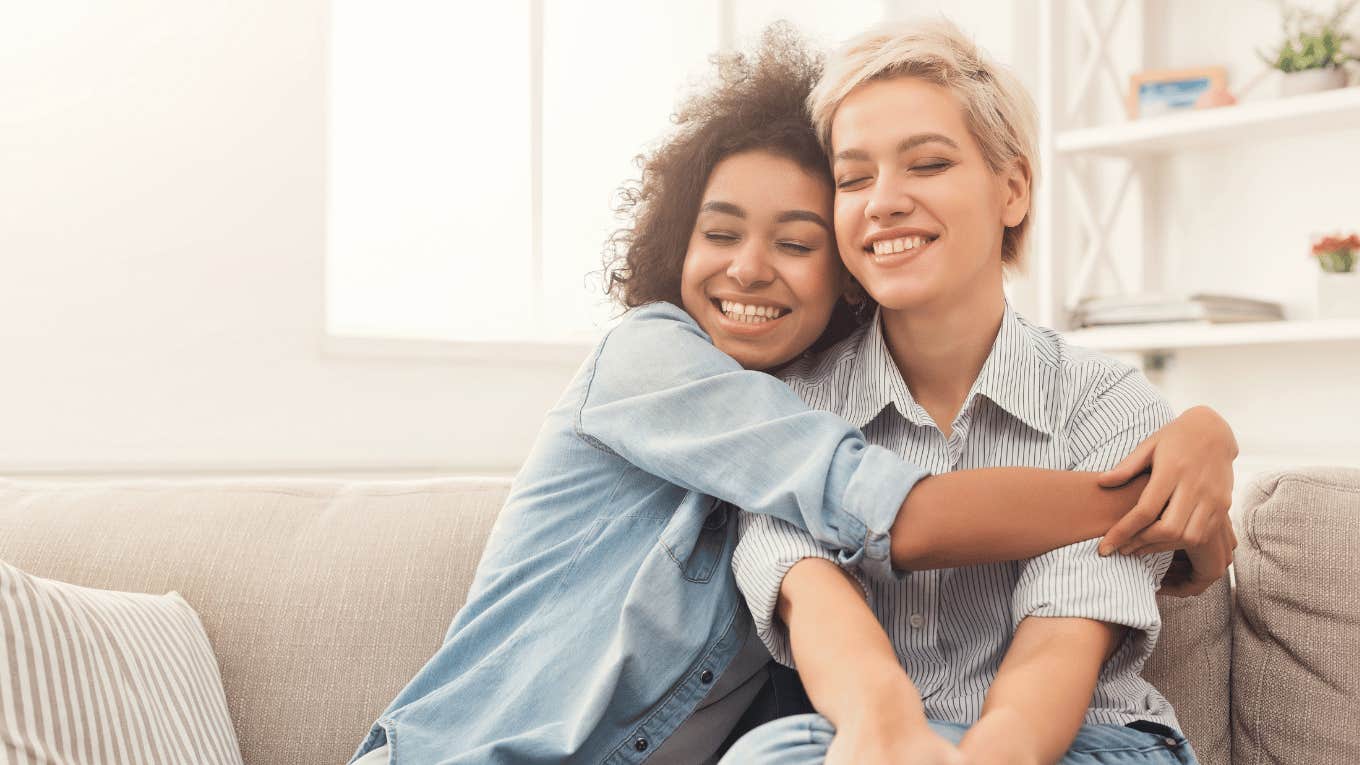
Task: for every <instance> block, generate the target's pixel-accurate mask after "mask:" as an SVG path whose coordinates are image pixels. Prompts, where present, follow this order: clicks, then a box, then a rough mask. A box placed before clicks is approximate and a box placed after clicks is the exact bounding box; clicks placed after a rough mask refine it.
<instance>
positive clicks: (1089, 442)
mask: <svg viewBox="0 0 1360 765" xmlns="http://www.w3.org/2000/svg"><path fill="white" fill-rule="evenodd" d="M1172 417H1173V415H1172V411H1171V406H1170V405H1169V404H1168V403H1167V402H1166V400H1165V399H1163V398H1162V396H1161V394H1160V393H1158V392H1157V390H1156V388H1154V387H1153V386H1152V384H1151V383H1149V382H1148V381H1147V379H1146V378H1144V377H1143V375H1142V374H1141V373H1139V372H1137V371H1136V370H1134V369H1132V368H1131V367H1126V366H1124V365H1120V366H1119V367H1117V368H1114V369H1112V370H1111V371H1110V374H1109V375H1107V376H1106V377H1105V378H1104V380H1103V382H1102V384H1100V385H1099V386H1096V388H1095V389H1094V390H1093V391H1092V393H1091V394H1090V395H1089V397H1088V399H1087V401H1085V402H1083V404H1082V405H1080V406H1079V407H1078V408H1077V411H1076V412H1075V413H1074V414H1073V416H1072V418H1071V420H1070V425H1069V427H1068V429H1067V434H1068V435H1067V440H1068V448H1069V457H1070V459H1071V461H1072V462H1073V464H1072V469H1073V470H1082V471H1105V470H1109V469H1110V468H1112V467H1114V466H1115V465H1117V464H1119V462H1120V461H1121V460H1122V459H1124V457H1126V456H1128V454H1129V453H1130V452H1132V451H1133V449H1134V447H1136V446H1137V445H1138V444H1139V443H1141V442H1142V441H1143V440H1144V439H1146V438H1147V437H1148V436H1150V435H1152V434H1153V433H1155V432H1156V431H1157V430H1159V429H1161V428H1162V427H1163V426H1164V425H1166V424H1167V423H1168V422H1170V421H1171V420H1172ZM1099 544H1100V540H1098V539H1090V540H1086V541H1083V542H1078V543H1076V544H1072V545H1068V546H1066V547H1060V548H1058V549H1056V550H1053V551H1052V552H1049V553H1045V554H1044V555H1040V556H1038V557H1035V558H1031V559H1030V560H1028V561H1025V562H1024V563H1022V564H1021V571H1020V577H1019V581H1018V582H1017V584H1016V587H1015V591H1014V596H1013V599H1012V604H1011V612H1012V627H1013V628H1014V627H1018V626H1019V624H1020V622H1021V621H1023V620H1024V619H1025V618H1027V617H1030V616H1038V617H1076V618H1083V619H1093V620H1095V621H1101V622H1107V623H1110V624H1118V625H1122V626H1124V627H1128V628H1130V630H1132V632H1130V634H1129V637H1128V639H1127V640H1126V642H1125V644H1124V646H1123V648H1121V651H1120V653H1129V652H1132V653H1135V654H1138V655H1140V656H1142V658H1146V654H1148V653H1151V650H1152V646H1153V645H1154V644H1155V643H1156V639H1157V634H1158V632H1160V629H1161V616H1160V613H1159V611H1158V609H1157V587H1158V586H1159V585H1160V584H1161V581H1162V577H1163V576H1165V574H1166V571H1167V569H1168V568H1169V567H1170V565H1171V557H1172V554H1171V553H1169V552H1168V553H1160V554H1156V555H1141V556H1127V555H1118V554H1116V555H1111V556H1109V557H1101V555H1100V553H1099V552H1097V550H1098V549H1099ZM1139 663H1140V664H1141V661H1139Z"/></svg>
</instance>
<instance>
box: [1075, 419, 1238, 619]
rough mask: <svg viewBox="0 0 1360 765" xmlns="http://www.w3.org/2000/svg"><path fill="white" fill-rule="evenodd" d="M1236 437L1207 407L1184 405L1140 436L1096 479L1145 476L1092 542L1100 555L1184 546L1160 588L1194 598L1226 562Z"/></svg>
mask: <svg viewBox="0 0 1360 765" xmlns="http://www.w3.org/2000/svg"><path fill="white" fill-rule="evenodd" d="M1236 457H1237V440H1236V439H1235V438H1234V437H1233V434H1232V429H1231V428H1230V427H1228V424H1227V423H1226V422H1224V421H1223V418H1222V417H1219V416H1218V413H1217V412H1215V411H1214V410H1212V409H1210V408H1208V407H1203V406H1197V407H1194V408H1192V409H1189V410H1187V411H1186V412H1185V413H1184V414H1182V415H1181V416H1180V417H1178V418H1176V419H1175V420H1174V421H1172V422H1171V423H1170V424H1168V425H1167V426H1166V427H1164V428H1162V429H1161V430H1159V431H1157V432H1156V433H1154V434H1152V435H1151V436H1149V437H1148V438H1147V439H1146V440H1145V441H1143V442H1142V443H1141V444H1139V445H1138V447H1137V448H1135V449H1134V450H1133V452H1132V453H1130V454H1129V456H1128V457H1126V458H1124V460H1123V462H1120V463H1119V464H1118V465H1116V466H1115V467H1114V469H1112V470H1109V471H1107V472H1106V473H1103V474H1102V475H1101V476H1100V478H1099V479H1098V483H1099V484H1100V485H1101V486H1105V487H1114V486H1120V485H1122V484H1124V483H1127V482H1128V481H1129V480H1131V479H1132V478H1133V477H1134V476H1136V475H1139V474H1140V473H1142V472H1143V471H1145V470H1147V469H1148V468H1149V467H1151V469H1152V476H1151V478H1150V480H1149V481H1148V485H1147V488H1146V489H1144V490H1143V493H1142V496H1140V497H1139V499H1138V504H1137V505H1135V506H1134V508H1133V510H1131V511H1129V513H1128V514H1127V515H1125V516H1124V518H1123V519H1122V520H1120V521H1119V522H1118V523H1116V524H1115V525H1114V527H1112V528H1111V529H1110V531H1109V532H1108V533H1107V534H1106V535H1105V538H1104V540H1102V541H1101V544H1100V552H1101V554H1102V555H1109V554H1110V553H1112V552H1114V551H1115V550H1118V552H1119V553H1120V554H1122V555H1150V554H1153V553H1160V552H1167V551H1170V550H1177V549H1182V548H1183V549H1185V550H1186V553H1187V554H1186V557H1185V559H1184V561H1186V562H1188V566H1189V568H1188V570H1187V569H1186V565H1185V562H1183V563H1182V564H1181V565H1179V566H1178V567H1176V568H1175V573H1174V575H1173V574H1170V573H1169V574H1168V576H1167V578H1166V580H1165V581H1164V583H1163V587H1162V589H1161V592H1162V593H1164V594H1169V595H1177V596H1181V597H1184V596H1189V595H1198V594H1200V593H1202V592H1204V591H1205V590H1206V589H1208V588H1209V585H1211V584H1213V583H1214V582H1216V581H1218V579H1219V578H1220V577H1222V576H1223V574H1224V572H1226V571H1227V569H1228V564H1230V563H1232V552H1233V550H1234V549H1236V548H1237V536H1236V534H1234V533H1233V529H1232V522H1231V521H1230V520H1229V518H1228V508H1229V507H1230V506H1231V505H1232V486H1233V471H1232V462H1233V459H1235V458H1236Z"/></svg>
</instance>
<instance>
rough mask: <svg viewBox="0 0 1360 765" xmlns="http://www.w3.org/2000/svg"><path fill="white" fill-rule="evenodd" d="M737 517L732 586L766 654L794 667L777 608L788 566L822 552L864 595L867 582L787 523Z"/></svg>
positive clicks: (840, 558)
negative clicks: (768, 652) (852, 578)
mask: <svg viewBox="0 0 1360 765" xmlns="http://www.w3.org/2000/svg"><path fill="white" fill-rule="evenodd" d="M737 523H738V533H739V534H740V540H739V541H738V542H737V549H736V552H735V553H734V554H733V556H732V571H733V573H734V574H735V575H736V579H737V588H738V589H739V590H741V594H742V597H743V598H745V599H746V605H747V607H748V608H750V610H751V616H752V617H753V621H754V622H755V625H756V634H757V635H759V636H760V639H761V642H763V643H765V647H766V648H768V649H769V651H770V655H771V656H773V657H774V659H775V661H777V662H779V663H780V664H783V665H784V666H786V667H793V666H794V661H793V649H792V647H791V646H790V644H789V631H788V627H787V626H786V625H785V624H784V623H783V622H782V621H780V619H779V615H778V613H777V611H776V608H777V604H778V603H779V588H780V587H782V586H783V583H784V576H785V575H786V574H788V573H789V569H791V568H793V566H794V564H796V563H798V562H799V561H801V560H803V559H805V558H821V559H823V560H829V561H831V562H832V563H836V564H837V565H840V566H841V568H842V569H843V570H845V571H846V572H848V573H849V574H850V575H851V576H852V577H854V579H855V581H856V582H858V583H859V589H860V593H861V594H864V595H865V597H866V598H867V597H868V595H867V593H868V591H869V587H868V583H867V582H866V581H865V579H864V576H863V574H861V573H860V572H859V571H858V570H857V566H855V565H853V564H847V563H846V562H845V559H844V557H843V556H842V555H841V554H840V553H838V552H837V551H835V550H831V549H829V548H827V547H825V546H824V545H821V544H818V543H817V540H816V539H814V538H813V537H812V536H811V535H810V534H808V533H807V532H805V531H803V530H802V529H800V528H798V527H796V526H793V525H792V524H789V523H785V522H784V521H781V520H779V519H778V518H772V517H770V516H768V515H752V514H750V513H738V521H737Z"/></svg>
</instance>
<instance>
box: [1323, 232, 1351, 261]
mask: <svg viewBox="0 0 1360 765" xmlns="http://www.w3.org/2000/svg"><path fill="white" fill-rule="evenodd" d="M1348 250H1360V235H1357V234H1351V235H1349V236H1345V237H1343V236H1341V235H1340V234H1333V235H1331V236H1324V237H1322V238H1321V239H1318V240H1317V241H1315V242H1313V255H1314V256H1317V255H1321V254H1323V253H1325V252H1345V251H1348Z"/></svg>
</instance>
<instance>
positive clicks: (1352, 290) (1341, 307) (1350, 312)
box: [1318, 271, 1360, 319]
mask: <svg viewBox="0 0 1360 765" xmlns="http://www.w3.org/2000/svg"><path fill="white" fill-rule="evenodd" d="M1318 317H1319V318H1322V319H1360V272H1358V271H1351V272H1349V273H1341V274H1334V273H1328V272H1326V271H1323V272H1322V273H1320V274H1318Z"/></svg>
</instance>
